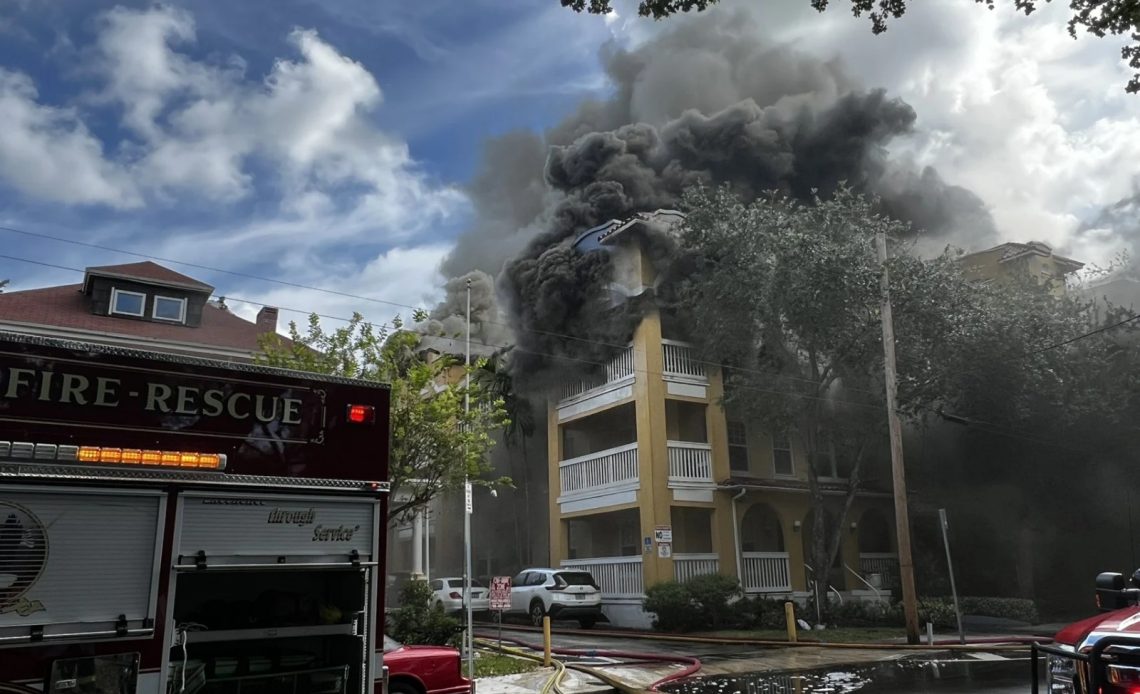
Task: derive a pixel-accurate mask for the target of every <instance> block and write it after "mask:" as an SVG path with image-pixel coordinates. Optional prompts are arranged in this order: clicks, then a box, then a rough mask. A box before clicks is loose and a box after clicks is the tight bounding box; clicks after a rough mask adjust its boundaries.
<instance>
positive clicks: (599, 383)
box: [557, 347, 634, 421]
mask: <svg viewBox="0 0 1140 694" xmlns="http://www.w3.org/2000/svg"><path fill="white" fill-rule="evenodd" d="M633 378H634V370H633V347H626V348H625V349H624V350H622V351H621V352H618V353H617V354H616V355H614V357H613V358H612V359H610V360H609V361H608V362H606V365H605V368H604V369H603V373H599V374H594V375H592V376H590V377H589V378H585V379H580V380H577V381H571V382H569V383H566V384H564V385H563V387H562V399H561V400H559V401H558V406H557V408H558V419H559V421H563V420H566V419H569V418H571V417H576V416H578V415H580V414H583V413H585V412H589V411H591V410H595V409H598V408H601V407H606V406H608V405H612V404H614V403H616V402H620V401H622V400H625V399H626V398H630V397H632V396H633Z"/></svg>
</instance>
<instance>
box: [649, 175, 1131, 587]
mask: <svg viewBox="0 0 1140 694" xmlns="http://www.w3.org/2000/svg"><path fill="white" fill-rule="evenodd" d="M684 209H686V210H687V217H686V219H685V221H684V222H683V224H682V227H681V248H682V252H683V253H684V255H683V257H682V259H681V260H679V261H678V262H677V264H676V265H675V268H676V269H675V272H676V273H677V278H676V279H674V280H673V282H674V284H673V286H672V288H671V289H670V291H671V295H670V296H669V300H671V301H672V302H674V304H675V307H676V309H677V310H678V311H679V312H680V313H681V315H682V316H683V317H684V322H685V323H687V324H688V325H689V335H688V337H689V339H690V340H692V341H693V342H694V343H696V345H697V346H698V348H699V349H700V350H701V351H702V353H703V357H704V358H706V359H708V360H710V361H713V362H714V363H718V364H721V365H723V370H724V373H725V395H724V401H723V403H722V404H723V405H724V406H725V407H726V408H727V409H729V410H731V411H732V412H734V413H741V414H743V415H745V416H746V417H748V418H749V419H751V420H753V421H758V422H760V423H762V424H764V425H765V426H766V427H767V428H768V429H769V430H772V431H784V432H787V433H788V434H789V435H790V436H792V437H793V438H794V439H796V440H797V441H798V442H799V444H800V447H801V450H802V451H803V453H804V458H806V460H807V461H809V465H808V466H807V477H808V491H809V498H810V501H811V504H812V508H813V516H814V518H815V519H816V520H815V521H814V522H813V523H812V527H811V536H810V537H811V548H810V552H809V555H810V559H809V563H810V565H811V566H813V567H815V570H816V572H817V576H819V575H821V574H822V573H823V569H821V567H828V566H831V565H832V562H833V561H834V560H835V557H836V556H837V552H838V549H839V545H840V533H841V532H842V529H843V528H844V527H845V525H846V522H847V519H846V516H847V513H848V511H849V509H850V507H851V503H852V501H853V498H854V496H855V494H856V493H857V492H858V491H859V489H860V487H861V486H862V485H863V484H864V480H865V479H866V478H867V477H868V476H869V475H870V474H873V473H874V472H875V470H874V468H871V467H869V465H868V463H873V462H875V461H878V460H885V458H886V455H885V454H886V445H885V444H886V416H885V415H886V413H885V404H884V402H883V397H882V394H883V392H884V389H883V381H882V360H883V352H882V344H881V331H880V317H879V300H880V294H879V279H880V276H881V270H882V266H881V264H880V263H879V261H878V260H877V258H876V255H875V252H874V245H873V244H874V239H875V236H876V235H877V234H879V233H884V234H886V235H887V237H888V238H895V239H901V238H906V237H908V236H911V235H912V234H911V232H910V230H909V229H908V228H907V227H906V226H905V225H903V224H901V223H899V222H895V221H892V220H890V219H888V218H885V217H883V216H882V215H880V214H878V213H877V212H876V205H875V201H874V200H869V199H866V198H863V197H861V196H859V195H857V194H855V193H854V192H852V191H850V190H849V189H847V188H845V187H841V188H840V189H839V190H838V191H837V192H836V193H835V195H834V196H833V197H832V198H831V199H829V200H818V199H817V200H815V201H813V202H812V203H811V204H807V205H802V204H797V203H795V202H793V201H790V200H787V199H785V198H782V197H772V198H766V199H760V200H758V201H756V202H754V203H751V204H745V203H743V202H741V201H740V200H739V199H738V198H736V197H735V196H734V195H733V194H732V193H731V192H730V191H729V190H728V189H723V188H722V189H717V190H712V191H710V190H707V189H697V190H694V191H690V193H689V194H687V196H686V198H685V201H684ZM905 251H906V249H905V248H896V252H895V253H894V255H893V257H892V258H891V259H890V261H889V266H888V267H889V270H890V277H891V298H892V303H893V308H894V322H895V331H896V344H897V356H898V373H899V398H898V410H899V414H900V415H901V416H902V417H903V418H904V421H907V422H909V423H910V424H911V425H919V424H923V423H925V422H929V421H931V420H936V419H938V418H939V416H940V415H942V416H945V417H947V418H957V419H958V420H959V421H962V422H964V423H966V424H969V425H971V426H972V425H974V424H984V425H985V426H984V427H982V428H981V429H982V431H983V432H985V433H986V434H987V435H989V436H991V438H989V439H987V446H989V447H990V449H991V450H990V451H987V452H984V453H983V455H984V460H985V462H984V464H980V466H979V469H976V470H974V471H973V474H967V475H965V476H964V477H965V489H967V490H968V491H971V492H974V493H977V491H978V489H979V484H982V485H990V484H996V483H1001V484H1008V485H1010V486H1013V487H1016V488H1018V489H1021V490H1023V491H1022V492H1021V496H1022V497H1023V498H1024V499H1025V500H1026V503H1027V504H1029V505H1033V506H1037V507H1040V506H1042V504H1041V503H1040V500H1041V499H1042V498H1051V499H1052V498H1056V499H1057V501H1056V503H1057V504H1064V503H1065V501H1064V499H1063V497H1064V496H1065V495H1069V494H1071V491H1072V490H1071V487H1070V486H1069V485H1058V484H1057V480H1058V479H1063V478H1064V476H1065V475H1070V476H1071V475H1072V474H1073V469H1072V465H1073V464H1074V458H1073V455H1072V453H1071V451H1065V452H1064V453H1059V452H1058V451H1057V450H1054V451H1052V452H1051V457H1052V459H1053V460H1055V461H1056V462H1055V464H1056V465H1057V467H1055V468H1052V469H1051V470H1048V471H1046V470H1044V469H1043V468H1042V467H1041V464H1042V462H1041V461H1042V458H1043V456H1042V450H1041V449H1042V446H1041V445H1036V446H1033V447H1031V446H1027V445H1026V443H1025V441H1024V439H1026V438H1027V437H1028V438H1029V440H1030V441H1032V440H1033V439H1036V440H1037V442H1038V444H1040V442H1042V441H1044V442H1045V444H1044V446H1046V447H1047V446H1050V445H1052V446H1053V448H1054V449H1056V448H1057V447H1058V445H1057V443H1053V444H1050V443H1049V442H1050V441H1052V442H1059V441H1064V440H1065V439H1066V437H1072V441H1070V445H1071V444H1072V443H1073V442H1074V441H1076V440H1081V441H1083V442H1093V443H1095V444H1096V446H1095V447H1094V448H1095V451H1096V452H1090V455H1089V457H1088V459H1090V460H1095V459H1096V457H1097V456H1101V455H1104V451H1105V450H1106V449H1105V446H1106V445H1107V444H1109V443H1110V442H1115V444H1114V445H1115V446H1116V447H1117V449H1118V450H1119V449H1125V447H1126V446H1128V442H1129V441H1131V440H1134V435H1135V425H1134V424H1132V422H1133V421H1136V419H1135V417H1136V414H1137V409H1138V405H1140V397H1138V396H1137V394H1138V393H1140V387H1138V384H1140V357H1138V355H1137V351H1136V350H1135V348H1134V346H1133V345H1132V344H1131V343H1129V342H1128V340H1127V338H1128V335H1127V334H1122V333H1121V330H1123V329H1126V327H1127V326H1130V325H1133V324H1123V325H1121V321H1122V320H1124V319H1125V318H1127V316H1126V315H1124V312H1122V311H1121V310H1120V309H1119V308H1114V307H1110V306H1105V304H1104V303H1103V302H1097V301H1093V300H1090V299H1087V298H1082V297H1081V296H1079V295H1077V294H1062V295H1060V296H1058V295H1056V294H1055V293H1053V292H1051V291H1050V289H1051V287H1049V286H1047V285H1046V286H1043V285H1042V284H1041V282H1040V281H1039V280H1038V279H1036V278H1030V277H1028V276H1026V277H1023V278H1013V281H1010V282H995V283H988V284H987V283H977V282H972V281H970V280H969V279H968V278H967V276H966V275H965V272H964V267H963V264H962V263H961V262H960V259H959V258H960V256H959V255H958V254H957V253H955V252H950V251H947V252H945V253H943V254H942V255H940V256H938V257H936V258H933V259H928V260H922V259H919V258H917V257H915V256H913V255H911V254H909V253H907V252H905ZM1112 326H1116V327H1115V328H1112ZM1109 328H1112V329H1109ZM1084 335H1088V337H1087V338H1081V339H1075V340H1074V339H1073V338H1074V337H1077V338H1079V337H1080V336H1084ZM1110 432H1114V433H1111V435H1110ZM1078 435H1079V436H1080V438H1079V439H1078V438H1077V436H1078ZM999 436H1000V437H1002V438H1004V439H1006V440H1013V441H1018V442H1020V448H1019V449H1015V448H1013V447H1011V446H1004V447H1002V448H1000V449H999V448H997V447H996V446H994V445H993V438H997V437H999ZM943 443H945V441H943ZM1078 445H1079V444H1078ZM1066 448H1068V446H1066ZM833 460H837V461H839V463H838V466H839V467H842V468H843V472H844V473H846V478H847V486H846V493H845V494H844V495H843V496H842V498H839V499H836V500H834V501H831V502H829V499H828V497H827V496H825V495H824V494H823V489H822V487H821V484H820V479H819V477H820V475H819V469H818V468H817V465H818V464H819V463H823V464H825V465H828V466H830V465H833V464H835V463H832V461H833ZM944 462H945V463H947V466H948V467H955V466H956V467H959V468H966V467H969V466H971V465H974V463H975V460H974V459H972V458H969V457H966V456H960V457H957V458H955V457H953V456H950V457H948V459H946V460H945V461H944ZM979 462H980V461H979ZM913 464H914V463H913V461H912V463H911V466H913ZM1046 487H1048V489H1045V488H1046ZM936 488H937V489H939V491H940V492H943V491H944V490H943V488H942V487H936ZM1003 503H1004V505H1005V506H1009V507H1016V508H1015V511H1014V513H1015V515H1016V514H1018V513H1020V514H1021V516H1020V517H1021V518H1026V517H1028V514H1029V513H1030V512H1031V511H1033V512H1039V511H1036V509H1030V508H1025V507H1022V506H1020V505H1019V504H1020V503H1021V500H1020V499H1011V498H1007V499H1006V501H1004V502H1003ZM1045 505H1046V506H1048V504H1045ZM1070 505H1071V503H1070ZM993 511H994V510H993V509H992V508H989V509H982V512H984V513H989V514H990V515H993ZM821 521H822V522H821ZM1015 522H1016V521H1015ZM1023 544H1024V543H1023ZM1019 549H1023V550H1024V551H1025V552H1026V554H1027V555H1031V554H1032V552H1033V550H1034V548H1033V547H1019ZM819 583H820V582H817V595H816V600H817V604H820V605H821V606H822V605H824V604H826V602H825V601H824V600H823V596H822V595H819V593H820V592H822V590H820V588H821V586H819Z"/></svg>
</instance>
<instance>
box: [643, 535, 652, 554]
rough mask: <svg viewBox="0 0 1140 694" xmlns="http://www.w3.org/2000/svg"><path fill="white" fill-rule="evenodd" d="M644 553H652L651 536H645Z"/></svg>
mask: <svg viewBox="0 0 1140 694" xmlns="http://www.w3.org/2000/svg"><path fill="white" fill-rule="evenodd" d="M645 553H646V554H653V538H652V537H649V536H648V535H646V536H645Z"/></svg>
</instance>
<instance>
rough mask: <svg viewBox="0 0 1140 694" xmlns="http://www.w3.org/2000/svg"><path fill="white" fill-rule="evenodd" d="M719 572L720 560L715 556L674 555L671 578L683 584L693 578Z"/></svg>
mask: <svg viewBox="0 0 1140 694" xmlns="http://www.w3.org/2000/svg"><path fill="white" fill-rule="evenodd" d="M719 572H720V558H719V557H717V555H715V554H674V555H673V578H675V579H677V582H678V583H684V582H685V581H687V580H689V579H690V578H692V577H694V576H707V575H709V574H715V573H719Z"/></svg>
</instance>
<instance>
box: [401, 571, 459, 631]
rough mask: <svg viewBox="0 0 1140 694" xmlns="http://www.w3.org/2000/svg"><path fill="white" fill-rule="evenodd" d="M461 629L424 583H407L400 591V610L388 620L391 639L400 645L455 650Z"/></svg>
mask: <svg viewBox="0 0 1140 694" xmlns="http://www.w3.org/2000/svg"><path fill="white" fill-rule="evenodd" d="M461 632H462V627H460V625H459V620H457V619H455V618H454V617H449V616H448V615H447V614H446V613H445V612H444V611H443V606H442V605H440V604H438V603H437V602H436V600H435V595H434V594H433V593H432V590H431V588H430V587H429V586H428V584H427V581H410V582H408V583H407V584H405V585H404V587H403V588H401V589H400V609H398V610H396V612H395V614H394V615H393V616H392V638H394V639H396V640H397V641H400V642H401V643H407V644H416V645H430V646H456V645H458V644H459V634H460V633H461Z"/></svg>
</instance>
